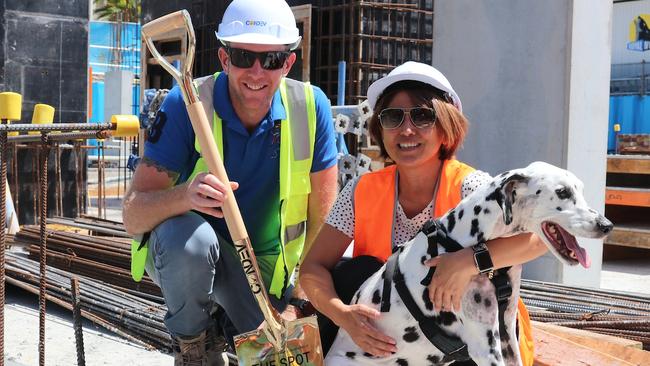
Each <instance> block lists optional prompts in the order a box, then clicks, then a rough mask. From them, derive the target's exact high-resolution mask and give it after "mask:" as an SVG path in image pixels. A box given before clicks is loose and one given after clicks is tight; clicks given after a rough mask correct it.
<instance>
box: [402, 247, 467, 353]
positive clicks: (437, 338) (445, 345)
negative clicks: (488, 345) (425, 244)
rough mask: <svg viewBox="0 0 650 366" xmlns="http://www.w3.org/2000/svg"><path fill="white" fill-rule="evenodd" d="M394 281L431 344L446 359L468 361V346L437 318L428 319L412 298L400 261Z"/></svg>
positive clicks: (405, 303)
mask: <svg viewBox="0 0 650 366" xmlns="http://www.w3.org/2000/svg"><path fill="white" fill-rule="evenodd" d="M393 256H394V257H398V255H395V254H393ZM393 281H394V282H395V289H396V290H397V293H398V294H399V297H400V298H401V299H402V301H403V302H404V306H406V308H407V309H408V311H409V312H410V313H411V315H413V317H414V318H415V320H417V321H418V325H419V326H420V329H421V330H422V333H424V336H425V337H427V339H428V340H429V342H431V344H433V345H434V346H436V348H438V349H439V350H441V351H442V352H443V353H444V354H445V355H446V357H448V358H450V359H453V360H456V361H464V360H468V359H469V353H468V352H467V345H466V344H465V343H464V342H463V341H462V340H461V339H460V338H458V337H456V336H452V335H449V334H447V333H446V332H445V331H444V330H443V329H442V328H440V326H439V325H438V324H437V322H436V320H435V318H433V317H427V316H426V315H424V314H423V313H422V310H420V307H419V306H418V305H417V304H416V303H415V300H414V299H413V296H411V292H410V291H409V289H408V288H407V287H406V283H405V281H404V275H403V274H402V272H401V271H400V268H399V261H397V260H395V273H394V274H393Z"/></svg>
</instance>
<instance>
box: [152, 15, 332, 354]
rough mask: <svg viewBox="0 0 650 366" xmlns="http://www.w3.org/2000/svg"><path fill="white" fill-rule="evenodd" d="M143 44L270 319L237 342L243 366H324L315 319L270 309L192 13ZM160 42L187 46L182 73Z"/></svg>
mask: <svg viewBox="0 0 650 366" xmlns="http://www.w3.org/2000/svg"><path fill="white" fill-rule="evenodd" d="M142 39H143V40H144V41H145V42H146V43H147V46H148V48H149V50H150V51H151V54H152V55H153V56H154V58H155V59H156V60H157V61H158V63H159V64H160V65H161V66H162V67H163V68H164V69H165V70H167V72H169V73H170V74H171V76H172V77H173V78H174V79H175V80H176V82H178V84H179V86H180V89H181V92H182V94H183V100H184V101H185V105H186V107H187V112H188V114H189V116H190V121H191V122H192V128H193V129H194V133H195V134H196V137H197V138H198V140H199V145H200V146H201V153H202V156H203V158H204V159H205V162H206V164H207V166H208V168H209V169H210V172H211V173H212V174H214V175H215V176H216V177H217V178H219V180H221V182H223V183H224V185H225V187H226V199H225V200H224V203H223V207H222V210H223V214H224V218H225V219H226V225H227V226H228V231H229V232H230V236H231V237H232V240H233V244H234V246H235V249H236V250H237V253H238V256H239V261H240V262H241V264H242V267H243V269H244V273H245V274H246V279H247V280H248V284H249V286H250V289H251V291H252V292H253V296H254V297H255V299H256V300H257V303H258V305H259V307H260V310H261V311H262V314H263V315H264V319H265V323H263V326H262V327H261V329H257V330H254V331H251V332H247V333H244V334H240V335H238V336H236V337H235V350H236V353H237V358H238V360H239V364H240V365H245V366H285V365H318V366H321V365H323V364H324V362H323V351H322V347H321V343H320V333H319V331H318V324H317V322H316V317H315V316H310V317H306V318H302V319H297V320H293V321H284V320H283V319H282V318H281V317H280V314H278V312H277V311H276V310H275V309H274V308H273V307H272V306H271V305H270V302H269V297H268V294H267V292H266V287H265V286H264V283H263V282H262V276H261V275H260V269H259V267H258V265H257V260H256V259H255V254H254V252H253V247H252V245H251V242H250V238H249V237H248V233H247V232H246V227H245V226H244V222H243V220H242V217H241V213H240V211H239V207H238V206H237V202H236V201H235V196H234V195H233V193H232V189H231V188H230V181H229V180H228V175H227V174H226V169H225V168H224V165H223V162H222V161H221V157H220V156H219V150H218V149H217V145H216V143H215V141H214V139H213V137H212V130H211V128H210V122H209V121H208V117H207V116H206V114H205V110H204V109H203V104H202V103H201V102H200V101H199V99H198V93H197V91H196V88H195V85H194V82H193V80H192V63H193V61H194V47H195V38H194V28H193V27H192V20H191V19H190V15H189V13H188V12H187V11H186V10H181V11H177V12H175V13H171V14H167V15H165V16H163V17H160V18H158V19H155V20H153V21H151V22H149V23H147V24H145V25H144V26H143V27H142ZM161 39H165V40H180V41H181V44H182V45H185V47H181V49H182V51H181V53H185V54H184V55H183V54H181V57H180V61H181V65H180V68H179V69H176V68H175V67H173V66H172V65H171V64H170V63H169V62H168V61H167V60H166V59H165V57H164V56H162V55H161V54H160V53H159V52H158V50H157V49H156V47H155V45H154V41H155V40H161ZM183 51H185V52H183Z"/></svg>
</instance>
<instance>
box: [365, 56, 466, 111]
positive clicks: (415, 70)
mask: <svg viewBox="0 0 650 366" xmlns="http://www.w3.org/2000/svg"><path fill="white" fill-rule="evenodd" d="M402 80H414V81H419V82H422V83H425V84H429V85H431V86H433V87H435V88H437V89H440V90H442V91H443V92H445V93H449V95H450V96H451V99H452V101H453V103H454V105H455V106H456V108H458V110H459V111H461V112H462V111H463V104H462V103H461V102H460V97H459V96H458V94H456V92H455V91H454V88H452V87H451V84H450V83H449V80H447V78H446V77H445V75H443V74H442V73H441V72H440V71H438V70H437V69H436V68H435V67H433V66H431V65H427V64H423V63H420V62H414V61H408V62H405V63H403V64H401V65H399V66H397V67H396V68H394V69H393V71H391V72H390V73H388V75H386V76H384V77H383V78H381V79H379V80H377V81H375V82H374V83H372V84H371V85H370V87H369V88H368V103H370V107H371V108H373V109H374V108H375V104H376V103H377V99H378V98H379V97H380V96H381V94H382V93H383V92H384V90H386V88H388V87H389V86H391V85H393V84H395V83H396V82H398V81H402Z"/></svg>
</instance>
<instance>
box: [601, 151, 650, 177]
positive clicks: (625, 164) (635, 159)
mask: <svg viewBox="0 0 650 366" xmlns="http://www.w3.org/2000/svg"><path fill="white" fill-rule="evenodd" d="M607 173H627V174H650V156H629V155H609V156H608V157H607ZM649 179H650V178H649Z"/></svg>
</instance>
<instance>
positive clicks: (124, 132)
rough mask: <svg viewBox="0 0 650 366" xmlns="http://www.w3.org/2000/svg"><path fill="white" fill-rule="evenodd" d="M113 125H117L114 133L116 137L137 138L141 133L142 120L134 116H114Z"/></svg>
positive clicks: (112, 118) (112, 117)
mask: <svg viewBox="0 0 650 366" xmlns="http://www.w3.org/2000/svg"><path fill="white" fill-rule="evenodd" d="M111 123H112V124H114V125H116V128H115V132H114V133H113V136H115V137H129V136H137V135H138V133H139V132H140V120H138V117H137V116H135V115H132V114H114V115H112V116H111Z"/></svg>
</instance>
